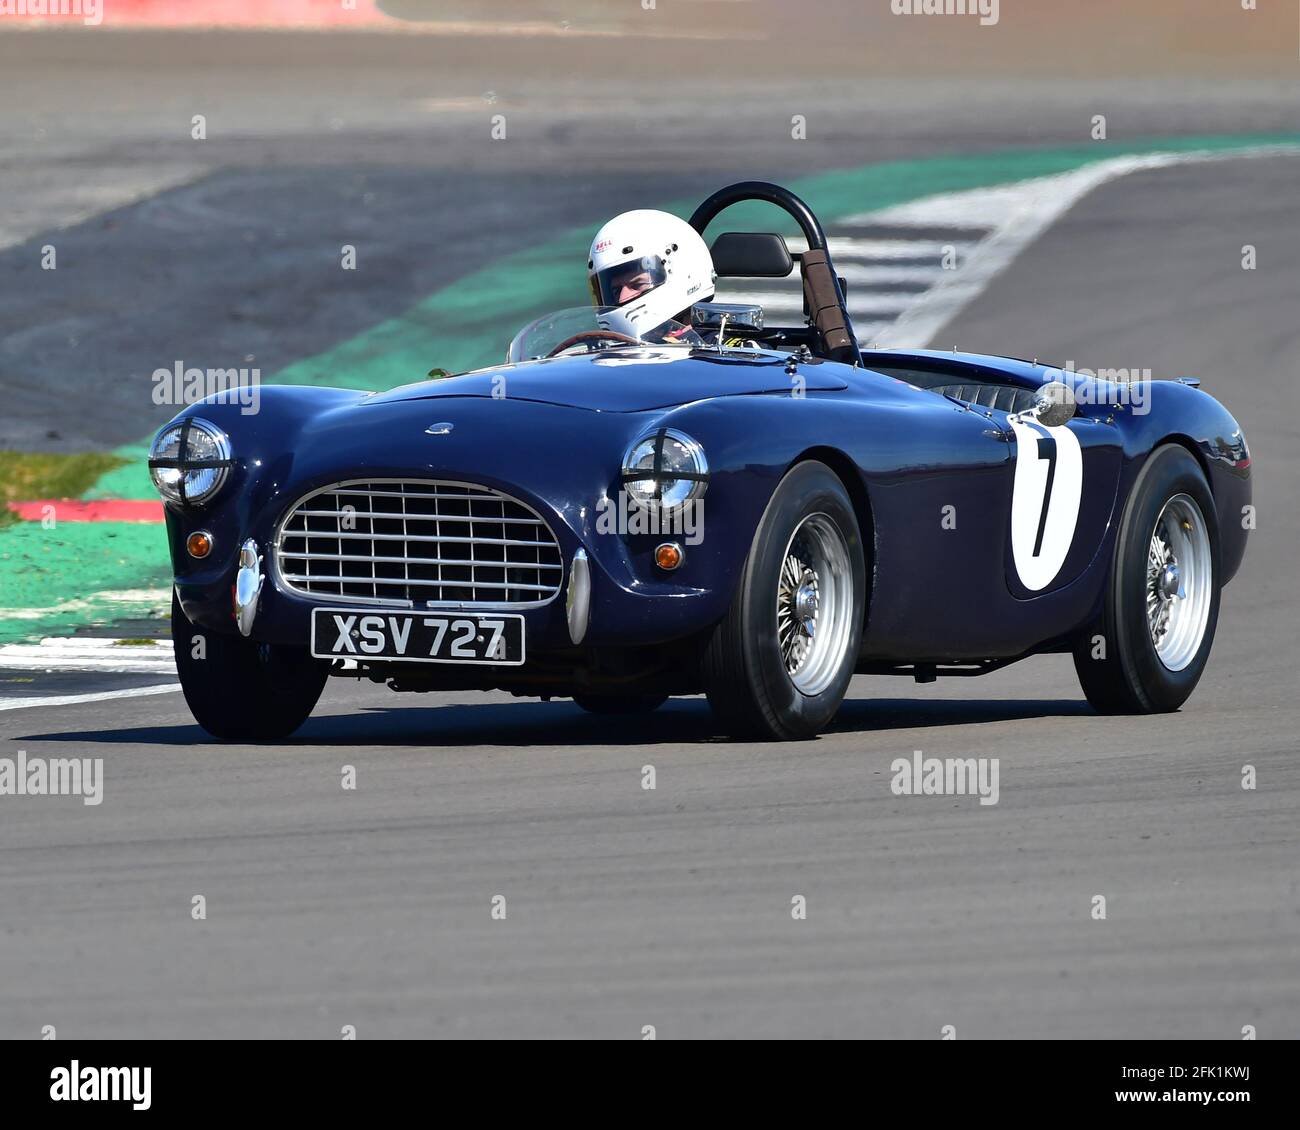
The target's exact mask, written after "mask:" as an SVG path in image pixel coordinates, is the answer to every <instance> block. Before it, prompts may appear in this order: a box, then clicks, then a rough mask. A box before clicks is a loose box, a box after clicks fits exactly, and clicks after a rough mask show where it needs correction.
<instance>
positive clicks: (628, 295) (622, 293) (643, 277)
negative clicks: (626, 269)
mask: <svg viewBox="0 0 1300 1130" xmlns="http://www.w3.org/2000/svg"><path fill="white" fill-rule="evenodd" d="M617 287H618V289H617V292H616V294H615V297H616V298H617V299H618V304H619V305H620V306H625V305H626V304H627V303H629V302H631V301H632V299H634V298H640V297H641V295H643V294H645V292H646V291H647V290H651V289H653V287H654V279H652V278H651V277H650V272H649V271H637V272H636V273H635V274H633V275H628V276H627V278H624V279H620V280H619V281H618V283H617Z"/></svg>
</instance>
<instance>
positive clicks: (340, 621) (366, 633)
mask: <svg viewBox="0 0 1300 1130" xmlns="http://www.w3.org/2000/svg"><path fill="white" fill-rule="evenodd" d="M311 653H312V655H314V656H317V657H318V658H321V659H355V660H358V661H364V660H368V659H391V660H400V661H402V662H405V663H486V664H491V665H494V666H518V665H519V664H521V663H523V661H524V618H523V617H522V616H517V615H496V614H491V613H483V614H481V615H480V614H477V613H460V612H447V613H443V612H366V611H363V610H358V609H355V608H348V609H341V608H315V609H312V615H311Z"/></svg>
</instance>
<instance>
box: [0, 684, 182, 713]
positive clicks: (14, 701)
mask: <svg viewBox="0 0 1300 1130" xmlns="http://www.w3.org/2000/svg"><path fill="white" fill-rule="evenodd" d="M180 689H181V685H180V683H166V684H163V685H160V686H156V687H128V688H126V689H125V690H121V691H97V692H96V693H94V694H63V695H51V696H49V697H48V698H4V699H0V710H28V709H30V708H31V707H33V706H76V705H77V704H78V703H80V702H106V701H107V700H108V699H111V698H143V697H144V696H145V695H154V694H171V693H172V692H173V691H178V690H180Z"/></svg>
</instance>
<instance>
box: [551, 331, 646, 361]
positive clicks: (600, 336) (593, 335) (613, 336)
mask: <svg viewBox="0 0 1300 1130" xmlns="http://www.w3.org/2000/svg"><path fill="white" fill-rule="evenodd" d="M580 341H617V342H619V343H620V344H622V345H640V344H641V343H640V342H639V341H637V339H636V338H634V337H628V336H627V334H621V333H619V332H618V331H617V330H583V331H582V333H577V334H574V335H573V336H572V337H566V338H565V339H564V340H563V341H562V342H560V344H559V345H557V346H556V347H555V348H554V349H552V350H551V351H550V353H548V354H547V355H546V356H547V357H558V356H559V355H560V354H561V353H563V352H564V351H565V350H566V349H572V348H573V347H574V346H575V345H577V344H578V342H580Z"/></svg>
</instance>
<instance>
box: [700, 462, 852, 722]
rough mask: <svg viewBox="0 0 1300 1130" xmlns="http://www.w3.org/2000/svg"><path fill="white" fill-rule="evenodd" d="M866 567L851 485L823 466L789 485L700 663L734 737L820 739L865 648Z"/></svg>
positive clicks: (762, 527)
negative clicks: (863, 634)
mask: <svg viewBox="0 0 1300 1130" xmlns="http://www.w3.org/2000/svg"><path fill="white" fill-rule="evenodd" d="M865 604H866V567H865V564H864V555H863V550H862V537H861V534H860V532H859V530H858V521H857V517H856V516H855V514H854V512H853V504H852V502H851V501H850V499H849V496H848V492H847V491H846V490H845V489H844V484H843V483H842V482H840V480H839V478H838V476H836V474H835V473H834V472H833V471H832V470H831V469H830V468H829V467H827V466H826V465H825V464H824V463H816V462H807V463H800V464H799V465H798V466H796V467H795V468H794V469H793V470H791V471H790V473H789V474H787V475H786V477H785V478H784V479H782V480H781V483H780V485H779V486H778V487H777V489H776V492H775V493H774V494H773V496H772V499H771V501H770V502H769V503H768V505H767V509H766V510H765V511H764V513H763V518H762V520H761V521H760V522H759V525H758V530H757V531H756V532H755V534H754V541H753V544H752V545H751V546H750V550H749V555H748V556H747V557H746V559H745V566H744V569H743V570H742V572H741V577H740V583H739V584H738V586H737V589H736V595H735V597H734V598H733V600H732V603H731V608H730V609H729V610H728V612H727V615H726V616H725V617H724V618H723V620H722V622H721V623H720V624H718V626H717V627H716V628H714V630H713V632H712V634H711V636H710V638H709V640H708V643H707V645H706V647H705V650H704V655H703V658H702V660H701V674H702V675H703V679H704V685H705V690H706V692H707V694H708V698H709V704H710V706H712V708H713V712H714V714H715V716H716V717H717V719H718V721H719V722H720V723H721V724H722V726H723V728H724V729H725V730H726V731H727V732H728V733H729V734H731V735H732V736H734V737H745V738H759V739H775V740H789V739H794V738H810V737H813V736H814V735H815V734H817V732H818V731H820V730H821V729H822V728H823V727H824V726H825V725H826V724H827V723H828V722H830V720H831V719H832V718H834V717H835V713H836V711H838V710H839V708H840V704H841V703H842V702H843V701H844V695H845V692H846V691H847V690H848V687H849V680H850V679H851V678H852V677H853V667H854V664H855V663H856V661H857V655H858V647H859V645H860V643H861V640H862V619H863V611H864V609H865Z"/></svg>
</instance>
